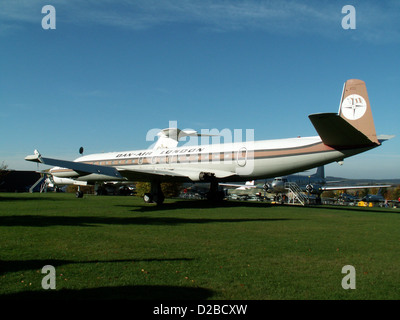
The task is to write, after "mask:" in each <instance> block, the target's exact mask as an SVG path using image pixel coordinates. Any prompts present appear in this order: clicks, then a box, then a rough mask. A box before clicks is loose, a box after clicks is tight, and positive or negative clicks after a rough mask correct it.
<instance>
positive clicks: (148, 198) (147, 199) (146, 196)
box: [143, 193, 153, 203]
mask: <svg viewBox="0 0 400 320" xmlns="http://www.w3.org/2000/svg"><path fill="white" fill-rule="evenodd" d="M143 200H144V202H146V203H153V195H152V194H151V193H145V194H144V197H143Z"/></svg>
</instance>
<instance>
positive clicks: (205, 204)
mask: <svg viewBox="0 0 400 320" xmlns="http://www.w3.org/2000/svg"><path fill="white" fill-rule="evenodd" d="M167 201H168V202H164V203H163V204H162V205H159V206H158V205H156V204H143V205H141V206H138V205H137V204H132V205H117V206H118V207H126V208H132V211H140V212H149V211H167V210H176V209H214V208H240V207H246V208H267V207H271V205H270V204H269V203H266V202H248V201H247V202H245V201H221V202H212V201H207V200H175V201H174V200H170V199H169V200H167Z"/></svg>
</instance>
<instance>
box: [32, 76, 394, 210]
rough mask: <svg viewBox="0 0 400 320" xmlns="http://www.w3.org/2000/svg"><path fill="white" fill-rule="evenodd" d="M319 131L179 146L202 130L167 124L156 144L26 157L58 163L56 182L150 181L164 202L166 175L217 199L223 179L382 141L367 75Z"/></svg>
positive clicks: (319, 120) (320, 120) (348, 87)
mask: <svg viewBox="0 0 400 320" xmlns="http://www.w3.org/2000/svg"><path fill="white" fill-rule="evenodd" d="M309 118H310V120H311V122H312V124H313V125H314V127H315V129H316V131H317V133H318V136H314V137H297V138H291V139H279V140H262V141H245V142H234V143H224V144H210V145H199V146H190V147H187V146H184V147H177V145H178V141H179V138H181V137H183V136H192V135H197V136H199V135H200V134H198V133H197V132H195V131H182V130H179V129H176V128H169V129H164V130H162V131H161V132H160V134H159V136H160V137H159V139H158V141H157V143H156V144H155V146H154V148H153V149H147V150H137V151H124V152H111V153H101V154H92V155H85V156H82V157H80V158H78V159H76V160H75V161H67V160H57V159H52V158H45V157H43V156H42V155H41V154H40V153H39V152H38V151H37V150H35V153H34V155H30V156H27V157H26V158H25V160H28V161H33V162H39V163H43V164H46V165H51V166H56V167H55V168H52V169H51V170H50V171H49V173H50V174H51V176H52V179H53V181H54V182H55V183H56V184H63V185H65V184H68V183H73V184H78V185H82V184H95V183H101V182H106V181H120V182H126V181H149V182H151V192H150V193H149V194H146V195H145V201H146V202H155V203H157V204H161V203H163V201H164V195H163V193H162V191H161V187H160V183H161V182H163V181H181V182H185V181H192V182H199V181H202V182H209V183H210V190H209V193H208V198H209V199H210V200H219V199H221V198H222V197H223V194H224V193H223V192H221V191H219V187H218V184H219V183H220V182H229V181H231V182H232V181H234V182H237V181H248V180H256V179H265V178H272V177H276V176H282V175H287V174H291V173H296V172H300V171H304V170H307V169H310V168H315V167H317V166H321V165H324V164H327V163H331V162H334V161H342V160H343V159H344V158H347V157H350V156H354V155H356V154H359V153H362V152H365V151H367V150H370V149H372V148H375V147H378V146H380V145H381V143H382V141H385V140H388V139H390V138H392V137H393V136H380V137H377V136H376V133H375V126H374V122H373V119H372V113H371V108H370V103H369V99H368V94H367V89H366V86H365V83H364V81H361V80H355V79H351V80H347V81H346V83H345V84H344V87H343V92H342V97H341V100H340V107H339V113H338V114H336V113H319V114H312V115H309Z"/></svg>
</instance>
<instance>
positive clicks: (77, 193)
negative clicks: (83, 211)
mask: <svg viewBox="0 0 400 320" xmlns="http://www.w3.org/2000/svg"><path fill="white" fill-rule="evenodd" d="M75 196H76V197H77V198H83V192H82V191H81V187H80V186H78V191H77V192H76V193H75Z"/></svg>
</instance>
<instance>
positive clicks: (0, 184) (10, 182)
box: [0, 170, 40, 192]
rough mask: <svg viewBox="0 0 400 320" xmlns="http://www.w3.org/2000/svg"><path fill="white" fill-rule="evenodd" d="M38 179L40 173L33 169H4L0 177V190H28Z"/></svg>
mask: <svg viewBox="0 0 400 320" xmlns="http://www.w3.org/2000/svg"><path fill="white" fill-rule="evenodd" d="M39 179H40V173H37V172H35V171H11V170H5V171H3V172H2V175H1V178H0V192H29V188H30V187H32V186H33V185H34V184H35V183H36V181H38V180H39ZM39 187H40V185H39V186H37V188H39Z"/></svg>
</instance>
